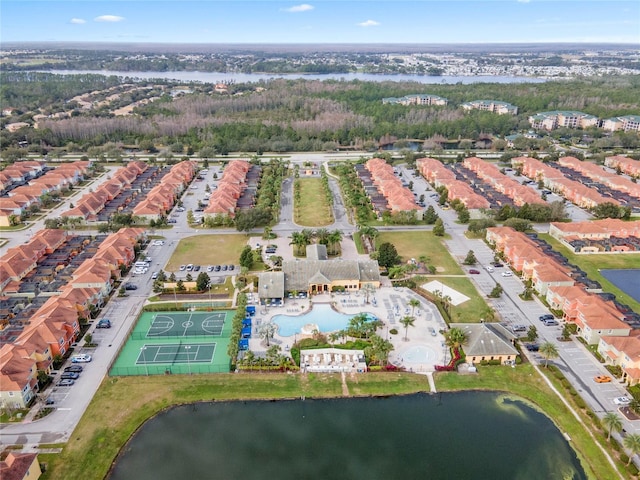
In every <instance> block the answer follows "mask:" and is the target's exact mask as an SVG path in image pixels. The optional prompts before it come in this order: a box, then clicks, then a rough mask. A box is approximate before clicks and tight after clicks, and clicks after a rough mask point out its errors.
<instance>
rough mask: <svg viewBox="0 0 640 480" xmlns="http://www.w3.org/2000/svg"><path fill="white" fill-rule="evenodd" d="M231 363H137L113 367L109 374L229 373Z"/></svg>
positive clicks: (120, 375)
mask: <svg viewBox="0 0 640 480" xmlns="http://www.w3.org/2000/svg"><path fill="white" fill-rule="evenodd" d="M229 371H230V367H229V365H210V364H208V365H198V364H195V363H192V364H190V365H189V364H187V363H179V364H172V365H146V366H145V365H136V366H133V367H112V368H111V370H110V371H109V375H110V376H113V377H126V376H132V375H137V376H141V375H172V374H179V375H183V374H189V373H191V374H198V373H229Z"/></svg>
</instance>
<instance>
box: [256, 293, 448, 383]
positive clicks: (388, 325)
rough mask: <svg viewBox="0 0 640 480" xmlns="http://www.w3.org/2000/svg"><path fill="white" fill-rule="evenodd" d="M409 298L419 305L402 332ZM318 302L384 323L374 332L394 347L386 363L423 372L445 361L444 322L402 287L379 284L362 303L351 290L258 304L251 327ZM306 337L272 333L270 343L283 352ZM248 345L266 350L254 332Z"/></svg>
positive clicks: (433, 308) (408, 312) (427, 304)
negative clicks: (280, 303) (277, 303)
mask: <svg viewBox="0 0 640 480" xmlns="http://www.w3.org/2000/svg"><path fill="white" fill-rule="evenodd" d="M412 298H415V299H417V300H419V301H420V306H419V307H417V308H416V309H415V319H416V320H415V323H414V326H413V327H409V328H408V330H407V331H406V332H405V328H404V327H403V326H402V324H401V323H400V319H401V318H402V317H404V316H410V315H411V307H409V305H408V302H409V300H410V299H412ZM318 303H324V304H331V305H333V307H334V308H335V309H336V310H337V311H338V312H341V313H345V314H351V315H353V314H358V313H362V312H366V313H372V314H373V315H375V316H376V317H378V318H379V319H380V320H381V321H382V322H383V323H384V326H383V327H382V328H381V329H379V330H378V334H379V335H381V336H382V337H385V336H386V337H387V338H388V339H389V341H390V342H391V343H392V345H393V346H394V350H393V351H392V352H391V355H390V357H389V361H390V363H392V364H394V365H397V366H399V367H404V368H406V369H407V370H409V371H413V372H415V373H423V374H427V373H430V372H433V371H434V370H435V365H440V364H443V363H444V362H445V354H447V355H448V353H447V349H446V347H445V346H444V337H443V335H442V334H441V333H440V330H442V329H445V328H446V323H445V322H444V320H443V318H442V316H441V315H440V312H438V309H437V308H436V306H435V305H433V304H432V303H430V302H428V301H427V300H425V299H424V298H422V297H420V296H419V295H417V294H415V293H414V292H412V291H411V290H409V289H407V288H402V287H381V288H379V289H378V290H376V291H375V292H374V293H373V294H372V295H370V296H369V303H365V296H364V294H362V293H352V294H350V295H337V294H322V295H315V296H313V297H312V299H311V300H310V299H308V298H304V299H300V298H297V299H286V300H285V302H284V305H283V306H282V307H267V308H265V307H264V306H260V305H258V306H257V308H256V310H257V311H256V316H255V319H256V320H255V321H254V329H255V328H256V327H257V326H258V325H260V324H262V323H265V322H269V321H271V318H272V317H273V316H274V315H291V316H295V315H302V314H304V313H307V312H308V311H309V308H310V305H311V304H318ZM394 328H395V329H396V330H397V331H398V333H397V334H395V335H393V334H391V333H389V330H392V329H394ZM430 328H433V329H434V330H435V332H436V335H435V336H434V335H432V334H431V332H430ZM323 333H327V332H323ZM405 333H406V336H407V340H406V341H405ZM310 336H311V335H305V334H302V333H298V334H296V335H295V336H294V337H281V336H279V335H278V334H276V335H275V337H274V339H273V341H272V343H274V344H278V345H280V346H281V348H282V352H283V353H286V352H288V351H289V350H290V348H291V346H292V345H293V343H294V341H295V340H296V339H301V338H307V337H310ZM249 348H250V349H251V351H253V352H254V353H257V354H259V353H260V352H264V351H266V347H265V346H264V345H263V344H262V342H261V339H260V338H259V337H258V336H257V335H253V336H252V338H251V339H250V341H249Z"/></svg>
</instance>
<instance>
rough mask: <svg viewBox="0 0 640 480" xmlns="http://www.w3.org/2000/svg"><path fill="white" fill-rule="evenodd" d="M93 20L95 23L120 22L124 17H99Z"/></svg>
mask: <svg viewBox="0 0 640 480" xmlns="http://www.w3.org/2000/svg"><path fill="white" fill-rule="evenodd" d="M93 20H94V21H95V22H121V21H123V20H124V17H119V16H118V15H100V16H99V17H96V18H94V19H93Z"/></svg>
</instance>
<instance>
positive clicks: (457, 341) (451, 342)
mask: <svg viewBox="0 0 640 480" xmlns="http://www.w3.org/2000/svg"><path fill="white" fill-rule="evenodd" d="M467 340H469V339H468V338H467V334H466V333H464V330H462V329H461V328H459V327H453V328H451V329H449V331H448V332H447V333H445V334H444V341H445V344H446V345H447V346H448V347H451V348H453V349H454V350H455V349H458V348H460V347H461V346H463V345H465V344H466V343H467Z"/></svg>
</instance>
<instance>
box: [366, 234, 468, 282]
mask: <svg viewBox="0 0 640 480" xmlns="http://www.w3.org/2000/svg"><path fill="white" fill-rule="evenodd" d="M384 242H389V243H392V244H393V245H395V247H396V250H397V251H398V253H399V254H400V256H401V257H402V261H403V262H406V261H407V260H410V259H412V258H415V259H416V260H418V259H419V258H420V257H421V256H422V255H426V256H427V257H428V258H429V261H428V262H427V264H428V265H433V266H435V267H436V268H437V269H438V273H439V274H443V275H462V274H463V273H464V272H463V271H462V269H461V268H460V266H459V265H458V262H457V261H456V260H455V259H454V258H453V257H452V256H451V255H450V254H449V251H448V250H447V249H446V248H445V246H444V244H443V243H442V239H441V238H440V237H436V236H435V235H434V234H433V233H432V232H426V231H415V230H410V231H409V230H408V231H404V232H380V233H379V235H378V238H377V239H376V245H378V246H379V245H380V244H381V243H384Z"/></svg>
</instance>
